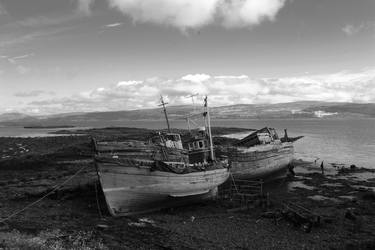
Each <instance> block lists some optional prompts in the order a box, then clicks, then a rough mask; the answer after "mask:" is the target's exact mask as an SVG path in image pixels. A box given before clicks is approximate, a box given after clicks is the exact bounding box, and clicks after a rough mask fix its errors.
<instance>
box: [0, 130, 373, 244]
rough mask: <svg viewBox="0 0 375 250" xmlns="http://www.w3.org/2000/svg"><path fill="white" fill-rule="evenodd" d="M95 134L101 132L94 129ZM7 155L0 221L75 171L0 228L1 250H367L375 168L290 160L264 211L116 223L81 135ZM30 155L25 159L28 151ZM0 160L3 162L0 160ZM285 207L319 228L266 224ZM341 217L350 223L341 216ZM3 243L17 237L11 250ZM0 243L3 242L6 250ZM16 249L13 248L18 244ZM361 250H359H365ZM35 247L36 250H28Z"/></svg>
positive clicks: (27, 145) (176, 211) (207, 209)
mask: <svg viewBox="0 0 375 250" xmlns="http://www.w3.org/2000/svg"><path fill="white" fill-rule="evenodd" d="M145 131H147V130H143V129H128V130H127V132H128V133H125V132H126V131H125V130H124V129H123V130H118V129H112V130H110V132H108V131H107V132H106V133H108V134H107V136H110V137H112V136H117V133H121V134H124V136H131V137H133V138H139V137H140V136H141V137H144V136H147V133H145ZM92 132H94V133H96V135H103V133H105V131H104V130H94V131H92ZM0 141H1V142H2V143H1V148H0V149H1V150H0V152H2V154H4V153H5V152H4V149H9V148H10V147H11V148H14V149H16V147H17V150H13V151H12V152H13V153H12V155H11V156H10V157H7V158H5V159H1V161H0V171H1V174H0V186H1V187H2V189H1V191H0V197H1V200H3V201H5V202H2V204H1V206H0V214H1V218H0V221H1V220H3V219H4V218H6V217H7V216H8V215H10V214H12V213H13V212H14V211H16V210H19V209H21V208H23V207H25V206H27V205H28V204H30V203H32V202H34V201H35V200H37V199H39V198H40V197H42V196H43V195H45V194H46V193H47V192H49V191H50V190H51V189H52V188H53V187H54V186H55V185H56V184H58V183H62V182H63V181H66V180H67V179H69V178H70V177H71V176H72V175H74V174H75V173H76V172H77V171H78V170H79V169H81V168H82V167H85V169H84V170H83V171H82V172H81V173H79V175H77V177H76V178H74V179H72V181H69V182H68V183H67V185H64V187H63V188H62V189H61V190H59V191H58V192H55V193H53V194H52V195H51V196H49V197H47V198H46V199H44V200H42V201H41V202H40V203H38V204H37V205H35V206H34V207H32V208H30V209H28V210H25V211H24V212H22V213H20V214H19V215H18V216H15V217H13V218H11V219H10V220H7V221H5V222H3V223H0V242H2V240H4V241H3V243H1V244H5V247H14V246H15V245H14V244H24V245H22V246H27V245H28V244H29V245H30V244H36V245H37V246H38V244H39V243H35V242H34V243H32V242H33V240H32V239H39V242H40V249H42V247H41V246H42V245H47V246H52V245H53V244H55V245H56V244H60V245H61V246H63V247H65V248H70V247H73V245H72V244H73V243H74V242H76V244H77V245H79V246H83V245H86V246H89V247H91V248H94V247H96V248H98V249H113V248H119V247H124V248H129V249H132V248H141V249H149V248H153V249H162V248H169V249H181V248H186V249H188V248H189V249H198V248H205V249H218V248H221V249H222V248H225V249H234V248H253V249H254V248H255V249H327V248H330V249H343V248H344V249H345V248H346V249H371V247H374V246H375V240H373V239H375V212H374V211H373V206H374V204H375V170H374V169H364V168H360V167H356V168H352V169H351V168H350V166H349V165H344V166H342V165H339V166H337V165H335V166H334V165H331V164H328V163H327V164H326V166H325V173H324V175H323V174H322V173H321V169H320V167H319V166H320V165H319V164H320V162H318V163H317V164H314V163H313V162H306V161H303V160H296V161H295V169H294V170H295V173H296V175H295V176H294V177H293V178H288V179H286V180H283V181H281V182H279V183H275V184H274V185H270V186H267V187H265V192H268V193H269V196H270V200H271V201H272V202H271V205H270V206H268V207H267V208H265V207H263V206H261V205H259V204H258V205H257V204H254V207H253V208H251V209H250V210H247V211H241V212H238V213H233V212H228V210H227V209H226V207H225V206H224V205H223V204H222V203H220V202H212V203H203V204H194V205H190V206H187V207H180V208H173V209H166V210H162V211H158V212H154V213H151V214H146V215H142V216H136V217H124V218H121V219H118V218H116V219H115V218H112V217H109V216H108V214H107V213H106V210H105V203H104V201H103V200H102V199H103V197H101V196H100V194H99V201H100V202H99V204H100V208H101V209H100V211H101V212H102V214H103V215H104V218H100V216H99V214H98V208H97V205H96V194H95V183H96V173H95V169H94V167H93V164H92V161H91V151H90V150H91V149H90V137H89V136H78V137H77V136H69V135H68V136H58V137H45V138H43V137H42V138H0ZM26 149H28V151H26ZM2 156H3V155H2ZM284 201H293V202H298V204H300V205H303V206H305V207H309V208H310V209H311V210H313V211H314V212H315V213H317V214H319V215H321V216H322V223H321V224H320V225H318V226H316V227H313V228H312V230H311V232H310V233H306V232H304V231H303V230H301V228H300V227H299V226H294V225H293V223H291V222H290V221H288V220H285V219H280V220H277V222H276V223H275V221H274V220H273V219H270V218H266V217H264V214H265V213H266V212H276V211H277V209H279V206H280V204H281V203H282V202H284ZM347 217H349V218H347ZM9 239H16V240H14V241H13V242H11V241H9ZM4 242H5V243H4ZM18 246H19V245H18ZM366 247H367V248H366ZM36 249H39V248H36Z"/></svg>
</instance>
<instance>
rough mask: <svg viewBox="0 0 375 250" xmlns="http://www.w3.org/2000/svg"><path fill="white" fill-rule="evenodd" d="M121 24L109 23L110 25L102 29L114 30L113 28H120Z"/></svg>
mask: <svg viewBox="0 0 375 250" xmlns="http://www.w3.org/2000/svg"><path fill="white" fill-rule="evenodd" d="M123 24H124V23H110V24H107V25H105V26H104V27H106V28H115V27H120V26H122V25H123Z"/></svg>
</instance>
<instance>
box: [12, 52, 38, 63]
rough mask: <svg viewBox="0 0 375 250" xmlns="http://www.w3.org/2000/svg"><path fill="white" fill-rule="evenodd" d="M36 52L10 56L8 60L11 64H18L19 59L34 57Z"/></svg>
mask: <svg viewBox="0 0 375 250" xmlns="http://www.w3.org/2000/svg"><path fill="white" fill-rule="evenodd" d="M34 55H35V54H34V53H30V54H25V55H21V56H14V57H8V58H7V59H8V61H9V62H10V63H11V64H17V61H18V60H23V59H26V58H29V57H32V56H34Z"/></svg>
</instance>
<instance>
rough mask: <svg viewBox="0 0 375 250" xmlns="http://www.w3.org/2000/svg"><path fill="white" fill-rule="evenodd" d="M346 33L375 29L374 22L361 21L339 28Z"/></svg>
mask: <svg viewBox="0 0 375 250" xmlns="http://www.w3.org/2000/svg"><path fill="white" fill-rule="evenodd" d="M341 30H342V31H343V32H344V33H345V34H346V35H348V36H353V35H356V34H358V33H361V32H364V31H368V30H375V22H362V23H360V24H357V25H354V24H347V25H345V26H344V27H342V29H341Z"/></svg>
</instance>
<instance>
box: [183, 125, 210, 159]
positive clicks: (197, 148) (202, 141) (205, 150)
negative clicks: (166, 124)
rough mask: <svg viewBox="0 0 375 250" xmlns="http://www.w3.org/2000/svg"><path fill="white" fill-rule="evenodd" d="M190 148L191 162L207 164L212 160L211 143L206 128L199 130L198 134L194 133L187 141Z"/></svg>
mask: <svg viewBox="0 0 375 250" xmlns="http://www.w3.org/2000/svg"><path fill="white" fill-rule="evenodd" d="M187 147H188V149H189V162H190V163H192V164H194V163H202V164H206V163H207V162H209V161H211V156H210V143H209V141H208V138H207V134H206V131H205V130H199V131H198V133H197V134H195V135H192V137H191V138H190V140H189V141H188V142H187Z"/></svg>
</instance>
